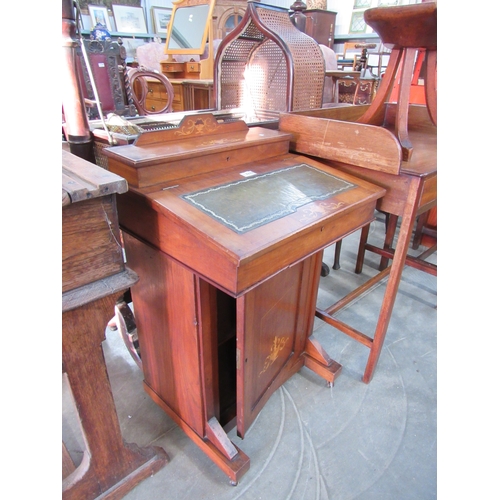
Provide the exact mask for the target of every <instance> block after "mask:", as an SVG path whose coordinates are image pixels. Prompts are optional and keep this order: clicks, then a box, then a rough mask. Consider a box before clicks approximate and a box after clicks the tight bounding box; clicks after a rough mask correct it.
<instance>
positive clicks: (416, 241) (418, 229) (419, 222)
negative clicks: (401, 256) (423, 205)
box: [412, 211, 429, 250]
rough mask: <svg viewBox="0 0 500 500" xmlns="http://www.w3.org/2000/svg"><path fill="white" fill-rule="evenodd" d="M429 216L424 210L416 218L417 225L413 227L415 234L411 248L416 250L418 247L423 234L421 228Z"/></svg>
mask: <svg viewBox="0 0 500 500" xmlns="http://www.w3.org/2000/svg"><path fill="white" fill-rule="evenodd" d="M428 218H429V212H428V211H427V212H425V213H423V214H422V215H420V216H419V217H418V219H417V226H416V227H415V235H414V236H413V243H412V248H413V250H418V247H419V246H420V244H421V243H422V236H423V235H424V233H423V229H424V226H425V224H426V222H427V219H428Z"/></svg>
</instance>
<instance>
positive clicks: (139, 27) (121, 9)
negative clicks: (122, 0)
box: [113, 5, 148, 33]
mask: <svg viewBox="0 0 500 500" xmlns="http://www.w3.org/2000/svg"><path fill="white" fill-rule="evenodd" d="M113 15H114V17H115V23H116V31H121V32H122V33H147V32H148V29H147V28H146V19H145V18H144V11H143V10H142V7H130V6H129V5H113Z"/></svg>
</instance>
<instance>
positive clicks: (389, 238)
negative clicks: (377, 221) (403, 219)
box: [378, 214, 398, 271]
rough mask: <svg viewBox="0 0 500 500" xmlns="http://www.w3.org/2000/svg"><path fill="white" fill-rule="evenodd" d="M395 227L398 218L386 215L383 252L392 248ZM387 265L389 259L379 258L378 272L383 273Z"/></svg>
mask: <svg viewBox="0 0 500 500" xmlns="http://www.w3.org/2000/svg"><path fill="white" fill-rule="evenodd" d="M397 225H398V216H397V215H394V214H388V217H387V219H386V229H385V240H384V250H389V249H390V248H392V245H393V243H394V235H395V234H396V227H397ZM388 265H389V259H388V258H387V257H381V259H380V264H379V267H378V269H379V271H383V270H384V269H385V268H386V267H387V266H388Z"/></svg>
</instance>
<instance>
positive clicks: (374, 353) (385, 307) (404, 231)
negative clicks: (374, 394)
mask: <svg viewBox="0 0 500 500" xmlns="http://www.w3.org/2000/svg"><path fill="white" fill-rule="evenodd" d="M419 191H420V180H419V179H418V178H416V177H412V179H411V184H410V187H409V190H408V197H407V200H406V205H405V208H404V210H403V215H402V218H401V227H400V229H399V236H398V240H397V244H396V248H395V252H394V259H393V261H392V266H391V268H390V273H389V279H388V281H387V286H386V290H385V294H384V298H383V300H382V306H381V309H380V314H379V318H378V322H377V327H376V329H375V333H374V335H373V344H372V347H371V349H370V354H369V356H368V362H367V364H366V368H365V373H364V375H363V382H365V383H368V382H370V380H371V379H372V377H373V372H374V370H375V367H376V366H377V362H378V358H379V356H380V351H381V350H382V346H383V344H384V339H385V335H386V333H387V328H388V326H389V321H390V319H391V314H392V309H393V307H394V302H395V301H396V295H397V292H398V287H399V282H400V280H401V274H402V272H403V269H404V267H405V260H406V254H407V252H408V247H409V245H410V240H411V234H412V228H413V222H414V220H415V216H416V213H417V206H418V203H417V200H418V196H419Z"/></svg>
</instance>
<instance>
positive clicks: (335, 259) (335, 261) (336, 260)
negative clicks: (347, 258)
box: [333, 240, 342, 271]
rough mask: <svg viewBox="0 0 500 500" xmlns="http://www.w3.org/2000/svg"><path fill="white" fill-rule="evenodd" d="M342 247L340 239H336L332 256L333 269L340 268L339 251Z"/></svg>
mask: <svg viewBox="0 0 500 500" xmlns="http://www.w3.org/2000/svg"><path fill="white" fill-rule="evenodd" d="M341 249H342V240H339V241H337V243H335V254H334V257H333V269H335V271H336V270H337V269H340V251H341Z"/></svg>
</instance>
